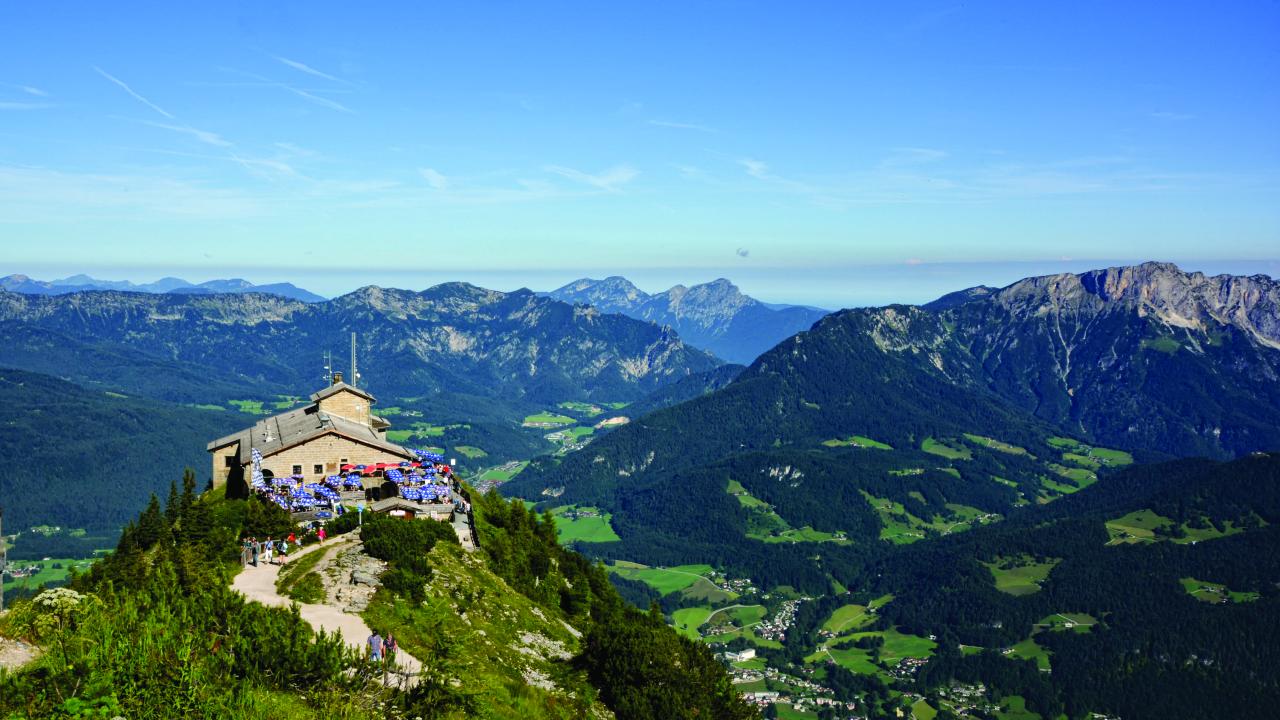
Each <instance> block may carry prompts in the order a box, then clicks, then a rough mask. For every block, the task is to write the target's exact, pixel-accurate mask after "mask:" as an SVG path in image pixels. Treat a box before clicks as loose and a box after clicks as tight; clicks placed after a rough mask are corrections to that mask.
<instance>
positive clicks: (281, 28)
mask: <svg viewBox="0 0 1280 720" xmlns="http://www.w3.org/2000/svg"><path fill="white" fill-rule="evenodd" d="M1277 29H1280V6H1277V5H1276V4H1275V3H1253V2H1248V3H1235V4H1232V5H1231V6H1228V7H1215V8H1213V9H1212V11H1209V10H1208V9H1206V8H1205V6H1202V5H1195V4H1190V3H1162V4H1159V5H1155V4H1145V3H1144V4H1137V5H1132V4H1124V5H1117V4H1108V3H1100V2H1098V3H1077V4H1072V5H1070V6H1035V7H1031V6H1026V7H1020V6H1008V5H1000V6H996V5H990V6H987V5H981V4H966V5H958V4H945V3H944V4H937V3H903V4H894V5H893V6H892V7H887V8H880V7H851V6H846V5H844V4H830V5H814V6H808V7H806V8H804V9H801V10H796V9H791V8H789V9H787V11H785V12H783V11H781V10H779V9H778V8H777V7H776V6H772V7H771V6H766V5H763V4H751V5H719V6H711V5H699V6H696V7H688V6H683V5H679V4H665V3H659V4H653V3H650V4H646V5H644V6H643V7H636V8H619V7H607V8H606V7H600V6H592V5H588V4H566V5H559V6H556V7H543V6H539V7H532V6H530V7H524V6H504V7H502V8H501V10H499V11H495V10H491V9H490V10H485V9H480V8H476V7H454V8H445V7H440V8H436V7H430V8H429V7H412V8H394V9H390V8H361V9H360V10H359V11H358V12H357V11H355V10H353V9H352V8H350V7H349V6H345V5H338V4H322V5H312V4H309V5H305V6H304V5H300V4H299V5H292V4H277V5H272V6H270V7H264V6H260V5H257V4H250V3H232V4H220V5H217V6H210V7H206V8H193V7H186V6H156V7H152V8H148V9H147V11H146V12H141V11H131V10H127V9H122V8H120V7H118V6H107V5H102V6H85V7H82V8H78V9H77V12H76V13H75V14H74V15H70V16H69V15H68V14H67V13H65V12H60V11H59V9H57V8H53V7H49V6H42V5H39V4H33V5H30V6H16V5H11V6H7V7H5V8H4V9H3V10H0V42H2V43H4V45H5V47H6V48H7V49H8V50H9V52H8V53H6V58H5V59H4V60H2V61H0V237H3V245H2V246H3V248H4V252H3V254H2V255H0V273H3V274H7V273H25V274H29V275H32V276H33V277H38V278H40V279H46V280H48V279H54V278H56V277H62V276H65V275H69V274H73V273H79V272H84V273H88V274H91V275H94V276H98V277H102V278H105V279H130V280H134V281H148V280H154V279H156V278H157V277H160V276H162V275H169V274H172V275H178V276H181V277H184V278H186V279H188V280H192V281H196V282H199V281H202V280H207V279H211V278H215V277H233V276H234V277H244V278H247V279H249V280H251V281H254V282H260V283H265V282H278V281H287V282H293V283H295V284H297V285H300V286H302V287H306V288H308V289H311V290H313V291H316V292H319V293H322V294H325V295H334V294H339V293H341V292H346V291H349V290H351V289H354V288H355V287H359V286H362V285H367V284H379V285H386V286H397V287H409V288H413V289H421V288H423V287H426V286H429V285H432V284H435V283H438V282H443V281H447V280H467V281H470V282H475V283H476V284H480V285H484V286H486V287H494V288H496V289H503V290H509V289H514V288H517V287H531V288H533V289H538V290H548V289H551V288H553V287H556V286H558V285H560V284H562V283H564V282H567V281H569V280H572V279H574V278H577V277H582V276H592V277H602V276H604V275H614V274H616V275H623V276H626V277H628V278H629V279H631V280H633V281H634V282H636V283H637V284H638V285H640V286H641V287H642V288H643V289H645V290H649V291H656V290H662V289H665V288H667V287H670V286H671V285H674V284H677V283H682V284H693V283H696V282H705V281H707V280H711V279H714V278H716V277H721V276H723V277H728V278H730V279H731V280H733V281H734V282H736V283H737V284H738V285H740V286H741V287H742V288H743V290H744V291H746V292H748V293H749V294H751V295H753V296H756V297H759V298H761V299H763V300H766V301H771V302H793V303H806V304H814V305H820V306H824V307H832V308H834V307H841V306H854V305H868V304H883V303H886V302H920V301H924V300H928V299H931V298H933V297H936V296H937V295H940V294H942V293H944V292H947V291H950V290H955V289H959V288H961V287H965V286H970V285H974V284H992V285H999V284H1004V283H1007V282H1012V281H1013V280H1016V279H1017V278H1019V277H1023V276H1027V275H1036V274H1044V273H1049V272H1062V271H1081V270H1085V269H1090V268H1095V267H1105V266H1107V265H1116V264H1127V263H1133V262H1139V261H1142V260H1150V259H1157V260H1170V261H1174V262H1177V263H1179V265H1181V266H1182V267H1183V268H1184V269H1188V270H1203V271H1206V272H1211V273H1214V272H1232V273H1239V274H1249V273H1255V272H1262V273H1269V274H1272V275H1276V274H1277V261H1278V260H1280V253H1278V252H1277V248H1280V182H1277V180H1280V177H1278V174H1277V167H1278V163H1277V161H1278V160H1280V136H1278V135H1277V134H1276V133H1275V131H1274V128H1275V127H1280V94H1277V93H1276V91H1275V88H1276V87H1280V49H1277V47H1276V45H1275V43H1274V37H1275V33H1276V30H1277Z"/></svg>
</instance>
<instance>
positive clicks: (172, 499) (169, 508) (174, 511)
mask: <svg viewBox="0 0 1280 720" xmlns="http://www.w3.org/2000/svg"><path fill="white" fill-rule="evenodd" d="M181 512H182V507H181V506H180V505H179V500H178V484H177V483H175V482H174V481H172V480H170V481H169V500H168V501H167V502H166V503H165V504H164V519H165V522H167V523H169V527H170V528H173V526H175V525H177V524H178V517H179V516H180V514H181Z"/></svg>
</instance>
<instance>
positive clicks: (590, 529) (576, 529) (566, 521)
mask: <svg viewBox="0 0 1280 720" xmlns="http://www.w3.org/2000/svg"><path fill="white" fill-rule="evenodd" d="M580 512H588V513H594V515H591V516H587V517H573V516H574V515H576V514H577V513H580ZM551 514H552V515H554V516H555V518H556V533H557V534H558V535H559V538H560V543H561V544H562V545H567V544H569V543H574V542H616V541H618V540H621V538H619V537H618V534H617V533H615V532H614V531H613V526H612V525H610V524H609V521H610V520H611V519H612V516H611V515H610V514H609V513H606V512H601V510H600V509H599V508H594V507H585V506H584V507H573V506H561V507H556V508H552V509H551Z"/></svg>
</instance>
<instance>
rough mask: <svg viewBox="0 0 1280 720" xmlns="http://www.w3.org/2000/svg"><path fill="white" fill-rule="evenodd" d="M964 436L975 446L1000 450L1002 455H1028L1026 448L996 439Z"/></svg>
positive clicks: (967, 434)
mask: <svg viewBox="0 0 1280 720" xmlns="http://www.w3.org/2000/svg"><path fill="white" fill-rule="evenodd" d="M964 436H965V438H967V439H968V440H969V442H971V443H973V444H975V445H981V446H983V447H987V448H991V449H992V450H998V451H1000V452H1002V453H1008V454H1010V455H1026V454H1028V453H1027V449H1026V448H1022V447H1018V446H1017V445H1010V444H1009V443H1006V442H1001V441H999V440H996V439H995V438H989V437H983V436H982V435H973V434H971V433H965V434H964Z"/></svg>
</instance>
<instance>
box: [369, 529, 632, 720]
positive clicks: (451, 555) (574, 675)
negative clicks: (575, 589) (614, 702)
mask: <svg viewBox="0 0 1280 720" xmlns="http://www.w3.org/2000/svg"><path fill="white" fill-rule="evenodd" d="M432 557H433V558H436V562H435V563H434V566H435V575H434V577H433V578H432V580H431V582H430V583H429V584H428V597H427V600H426V601H425V603H423V604H422V605H417V604H415V603H413V602H410V601H407V600H404V599H398V598H395V597H394V596H393V595H391V594H390V593H389V592H387V591H386V590H379V591H378V594H377V595H376V596H375V597H374V601H373V603H372V604H370V606H369V609H368V610H367V611H365V612H364V613H363V617H364V618H365V620H366V622H368V623H369V625H370V627H373V628H375V629H378V630H379V631H381V632H383V633H386V632H387V631H388V630H391V631H392V632H394V633H395V635H396V638H397V639H398V640H399V642H400V644H401V646H402V647H404V648H405V649H406V650H408V651H409V652H410V653H412V654H413V655H414V656H415V657H418V658H420V659H424V662H427V663H428V669H429V664H430V661H429V660H426V659H427V658H431V657H433V656H438V655H439V649H438V648H439V647H440V645H441V643H446V644H447V645H448V646H450V647H452V648H453V650H454V651H455V652H457V653H458V654H459V655H460V656H463V657H464V658H465V661H464V666H465V669H464V671H463V672H462V673H461V676H462V678H463V689H464V691H466V692H469V693H474V694H477V695H479V696H482V697H483V704H484V705H485V706H488V707H491V708H493V709H495V710H496V712H495V713H494V714H493V717H510V718H566V719H567V718H578V717H607V712H606V711H604V708H603V706H602V705H601V704H600V703H598V702H591V701H590V699H591V698H593V697H594V690H592V688H591V687H590V685H589V684H588V683H587V681H586V678H585V675H583V674H582V673H580V672H578V671H574V670H572V669H571V668H569V667H568V666H567V664H566V663H564V662H560V661H557V660H556V659H555V658H554V657H548V655H550V653H545V652H541V651H538V650H537V649H536V648H537V647H539V646H546V645H550V644H558V647H560V648H562V649H563V652H564V653H570V654H571V653H575V652H576V651H577V649H578V638H577V637H575V635H574V633H573V632H571V631H570V629H569V628H568V627H567V626H566V625H564V624H563V623H562V622H560V621H559V620H558V619H556V618H552V617H549V616H548V614H547V613H545V612H544V611H542V610H540V609H539V608H538V607H537V606H536V605H535V604H534V603H533V602H532V601H530V600H529V599H528V598H526V597H524V596H523V595H521V594H520V593H518V592H516V591H515V590H513V589H512V588H511V587H510V586H508V585H507V584H506V582H504V581H503V580H502V579H501V578H499V577H498V576H497V575H494V574H493V573H492V572H491V571H490V570H489V569H488V567H487V566H486V564H485V562H484V560H483V559H482V557H481V555H480V554H478V553H466V552H464V551H463V550H462V549H461V548H459V547H457V546H455V545H450V544H445V543H440V544H439V545H437V546H436V548H435V549H434V550H433V551H432ZM433 617H434V618H443V619H444V621H445V633H444V635H441V633H440V632H438V630H437V628H436V626H434V625H433V624H432V618H433ZM530 638H534V640H533V641H532V642H531V641H530ZM546 641H550V642H549V643H548V642H546ZM522 648H523V650H522ZM531 676H533V677H538V678H544V679H546V680H547V681H549V682H552V683H554V685H555V687H554V689H551V690H545V689H540V688H538V687H533V686H531V685H527V684H526V678H527V677H531ZM588 704H590V707H587V705H588Z"/></svg>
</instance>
